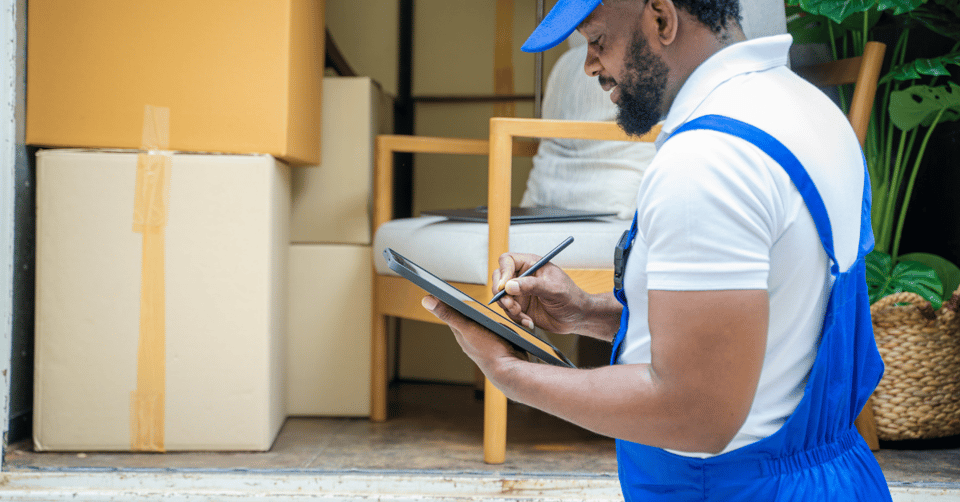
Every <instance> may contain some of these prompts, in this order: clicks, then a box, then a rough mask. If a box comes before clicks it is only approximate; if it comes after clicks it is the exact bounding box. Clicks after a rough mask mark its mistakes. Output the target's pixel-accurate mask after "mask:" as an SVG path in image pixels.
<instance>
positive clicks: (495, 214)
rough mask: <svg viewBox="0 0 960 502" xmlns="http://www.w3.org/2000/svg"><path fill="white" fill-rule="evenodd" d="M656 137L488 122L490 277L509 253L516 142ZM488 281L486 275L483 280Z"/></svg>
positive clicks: (609, 125)
mask: <svg viewBox="0 0 960 502" xmlns="http://www.w3.org/2000/svg"><path fill="white" fill-rule="evenodd" d="M658 134H660V126H659V125H657V126H655V127H654V128H653V129H652V130H651V131H650V132H648V133H647V134H644V135H643V136H640V137H636V136H629V135H628V134H627V133H625V132H623V129H621V128H620V126H618V125H617V124H616V123H615V122H595V121H580V120H545V119H524V118H507V117H494V118H492V119H490V167H489V171H488V181H487V190H488V192H487V208H488V209H487V211H488V213H487V223H488V224H489V232H490V233H489V240H488V241H487V242H488V246H489V248H488V250H487V259H488V270H489V272H490V273H491V274H492V273H493V271H494V270H496V269H497V267H498V266H499V263H498V261H499V257H500V255H501V254H503V253H506V252H507V250H509V249H510V242H509V239H510V232H509V226H510V200H511V189H512V187H511V180H512V171H513V155H514V142H515V139H516V138H564V139H591V140H601V141H636V142H653V141H654V140H655V139H656V138H657V135H658ZM487 279H488V280H489V275H488V277H487Z"/></svg>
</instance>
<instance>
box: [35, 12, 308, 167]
mask: <svg viewBox="0 0 960 502" xmlns="http://www.w3.org/2000/svg"><path fill="white" fill-rule="evenodd" d="M323 6H324V4H323V0H204V1H201V2H198V1H195V0H137V1H130V0H84V1H82V2H77V1H74V0H31V1H30V2H29V4H28V9H29V10H28V16H27V18H28V29H27V33H28V41H27V42H28V44H29V47H30V50H29V53H28V56H27V95H28V99H27V124H26V128H27V130H26V135H27V143H28V144H31V145H38V146H55V147H82V148H134V149H136V148H140V147H141V144H142V140H141V132H142V130H143V122H144V106H145V105H152V106H158V107H167V108H169V109H170V149H172V150H177V151H183V152H222V153H266V154H270V155H273V156H274V157H279V158H281V159H283V160H285V161H287V162H289V163H293V164H317V163H319V162H320V127H321V120H322V119H321V113H320V112H321V111H320V107H321V101H320V98H321V87H322V82H323V64H324V46H323V44H324V22H323V14H324V11H323Z"/></svg>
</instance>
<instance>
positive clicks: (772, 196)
mask: <svg viewBox="0 0 960 502" xmlns="http://www.w3.org/2000/svg"><path fill="white" fill-rule="evenodd" d="M771 164H772V166H774V167H776V164H775V163H774V161H773V160H772V159H770V157H769V156H767V155H766V154H765V153H763V152H762V151H760V150H759V149H758V148H756V147H755V146H754V145H752V144H750V143H748V142H746V141H744V140H741V139H739V138H733V137H731V136H729V135H726V134H723V133H718V132H715V131H688V132H684V133H682V134H679V135H677V136H675V137H673V138H671V139H670V141H668V142H666V143H665V144H664V145H663V147H662V148H661V149H660V151H659V152H658V154H657V157H656V158H655V160H654V163H653V165H651V167H650V169H649V170H648V171H647V175H646V177H645V178H644V180H643V184H642V186H641V190H640V194H639V198H638V220H637V224H638V234H637V238H638V239H643V241H644V243H645V245H646V247H647V249H648V255H647V269H646V273H647V281H648V283H647V288H648V289H660V290H672V291H707V290H725V289H767V279H768V276H769V271H770V251H771V248H772V246H773V243H774V241H775V239H776V235H777V234H778V232H779V230H778V227H779V225H778V219H782V216H780V215H782V214H783V211H782V206H783V204H782V203H780V202H778V201H779V199H780V198H779V194H778V193H777V192H778V189H777V186H776V183H775V182H774V179H773V177H772V174H771Z"/></svg>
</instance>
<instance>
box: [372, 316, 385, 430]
mask: <svg viewBox="0 0 960 502" xmlns="http://www.w3.org/2000/svg"><path fill="white" fill-rule="evenodd" d="M386 321H387V319H386V316H384V315H380V314H378V313H376V312H374V313H373V323H372V325H371V327H370V329H371V337H370V338H371V349H370V420H372V421H374V422H384V421H386V420H387V322H386Z"/></svg>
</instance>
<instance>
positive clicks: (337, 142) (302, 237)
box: [290, 77, 393, 244]
mask: <svg viewBox="0 0 960 502" xmlns="http://www.w3.org/2000/svg"><path fill="white" fill-rule="evenodd" d="M392 130H393V100H392V99H390V98H389V97H388V96H386V95H385V94H384V93H383V91H382V90H381V89H380V86H379V84H377V83H376V82H374V81H373V80H371V79H370V78H368V77H327V78H326V79H324V81H323V145H324V146H323V159H322V161H321V163H320V165H319V166H311V167H303V168H296V169H294V170H293V206H292V209H291V214H290V234H291V238H292V239H293V242H301V243H308V242H309V243H345V244H370V241H371V230H370V226H371V223H370V220H371V217H372V216H371V206H372V199H371V191H372V187H373V159H374V153H373V147H374V139H375V138H376V135H377V134H384V133H389V132H390V131H392Z"/></svg>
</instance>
